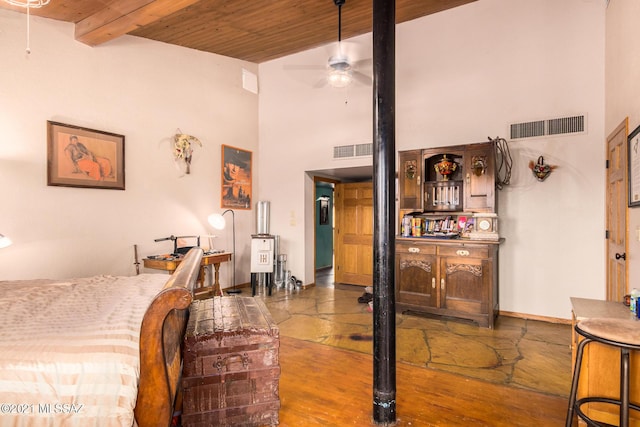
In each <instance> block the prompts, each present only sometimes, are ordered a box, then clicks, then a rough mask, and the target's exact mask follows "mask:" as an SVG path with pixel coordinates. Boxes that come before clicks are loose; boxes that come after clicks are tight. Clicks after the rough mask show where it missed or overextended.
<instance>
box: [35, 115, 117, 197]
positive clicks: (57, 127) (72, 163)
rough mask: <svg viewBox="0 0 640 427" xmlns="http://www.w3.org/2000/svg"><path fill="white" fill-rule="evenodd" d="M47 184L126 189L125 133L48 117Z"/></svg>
mask: <svg viewBox="0 0 640 427" xmlns="http://www.w3.org/2000/svg"><path fill="white" fill-rule="evenodd" d="M47 185H51V186H62V187H85V188H104V189H111V190H124V189H125V184H124V135H118V134H115V133H110V132H104V131H99V130H95V129H88V128H84V127H80V126H74V125H69V124H65V123H58V122H53V121H50V120H48V121H47Z"/></svg>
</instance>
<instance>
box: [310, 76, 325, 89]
mask: <svg viewBox="0 0 640 427" xmlns="http://www.w3.org/2000/svg"><path fill="white" fill-rule="evenodd" d="M327 84H328V82H327V79H326V77H323V78H321V79H320V80H318V81H317V82H316V83H315V84H314V85H313V88H314V89H322V88H323V87H325V86H326V85H327Z"/></svg>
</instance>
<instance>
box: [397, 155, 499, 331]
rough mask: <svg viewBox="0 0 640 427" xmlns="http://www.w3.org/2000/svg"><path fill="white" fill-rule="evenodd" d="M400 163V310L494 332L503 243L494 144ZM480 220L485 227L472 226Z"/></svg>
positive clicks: (401, 158) (404, 159)
mask: <svg viewBox="0 0 640 427" xmlns="http://www.w3.org/2000/svg"><path fill="white" fill-rule="evenodd" d="M398 159H399V169H398V188H399V207H400V209H399V218H400V219H401V220H404V221H403V226H402V227H401V230H402V233H401V235H400V236H399V237H398V238H397V240H396V307H397V309H398V310H399V311H401V312H405V311H409V312H420V313H428V314H435V315H443V316H448V317H456V318H462V319H469V320H473V321H475V322H477V323H478V324H479V325H480V326H485V327H489V328H492V327H493V322H494V317H495V316H496V315H497V313H498V274H497V271H498V246H499V243H500V239H499V238H498V237H497V217H496V215H495V213H496V197H495V179H496V174H495V173H496V172H495V147H494V144H493V143H491V142H490V143H481V144H470V145H465V146H454V147H443V148H430V149H425V150H411V151H403V152H399V153H398ZM443 164H444V166H445V167H444V168H443ZM407 217H410V218H411V221H412V222H411V224H412V227H411V231H410V232H407V230H406V227H407V226H408V225H407V224H408V223H407V222H405V221H406V220H407ZM479 218H482V223H483V225H482V227H481V228H478V227H479V226H478V224H473V226H472V227H470V224H471V223H472V222H473V221H474V220H475V221H476V222H478V223H480V222H479V221H480V220H479ZM485 218H490V219H489V220H486V219H485ZM416 220H417V223H419V224H420V225H419V226H417V227H416V224H417V223H416ZM485 221H488V222H487V223H488V224H489V225H487V226H485V225H484V222H485ZM483 232H486V234H483ZM484 236H486V237H484ZM470 237H472V238H470Z"/></svg>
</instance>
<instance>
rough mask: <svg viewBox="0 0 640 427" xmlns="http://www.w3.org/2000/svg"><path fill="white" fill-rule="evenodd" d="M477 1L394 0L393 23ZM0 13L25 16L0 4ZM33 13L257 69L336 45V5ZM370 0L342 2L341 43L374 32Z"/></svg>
mask: <svg viewBox="0 0 640 427" xmlns="http://www.w3.org/2000/svg"><path fill="white" fill-rule="evenodd" d="M473 1H476V0H396V22H397V23H401V22H405V21H410V20H412V19H416V18H419V17H422V16H426V15H429V14H432V13H437V12H441V11H443V10H447V9H450V8H453V7H457V6H461V5H464V4H467V3H471V2H473ZM0 8H3V9H11V10H17V11H21V12H25V9H24V8H20V7H15V6H10V5H8V4H7V3H5V2H4V1H3V0H0ZM31 14H32V15H38V16H43V17H47V18H51V19H56V20H60V21H66V22H72V23H74V24H75V25H76V28H75V37H76V39H77V40H79V41H81V42H83V43H86V44H88V45H91V46H97V45H100V44H102V43H105V42H108V41H109V40H113V39H115V38H117V37H120V36H122V35H124V34H130V35H134V36H139V37H145V38H148V39H152V40H157V41H161V42H165V43H170V44H175V45H179V46H184V47H189V48H193V49H198V50H201V51H205V52H211V53H217V54H220V55H225V56H229V57H233V58H237V59H242V60H245V61H250V62H254V63H261V62H264V61H269V60H272V59H276V58H280V57H282V56H286V55H290V54H293V53H297V52H302V51H304V50H307V49H311V48H314V47H318V46H322V45H325V44H327V43H330V42H332V41H336V40H337V39H338V8H337V6H336V5H335V4H334V0H247V1H238V0H235V1H229V0H81V1H79V0H51V2H50V3H49V4H48V5H47V6H45V7H43V8H41V9H31ZM371 27H372V0H346V2H345V4H344V6H343V7H342V38H343V39H348V38H351V37H355V36H358V35H361V34H365V33H369V32H371Z"/></svg>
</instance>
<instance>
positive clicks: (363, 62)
mask: <svg viewBox="0 0 640 427" xmlns="http://www.w3.org/2000/svg"><path fill="white" fill-rule="evenodd" d="M351 65H353V66H354V67H356V68H357V67H371V66H372V65H373V58H363V59H358V60H357V61H353V62H352V63H351Z"/></svg>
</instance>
